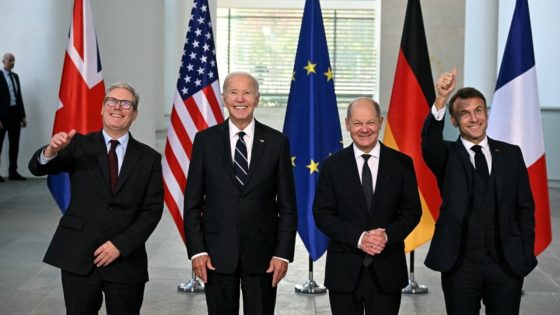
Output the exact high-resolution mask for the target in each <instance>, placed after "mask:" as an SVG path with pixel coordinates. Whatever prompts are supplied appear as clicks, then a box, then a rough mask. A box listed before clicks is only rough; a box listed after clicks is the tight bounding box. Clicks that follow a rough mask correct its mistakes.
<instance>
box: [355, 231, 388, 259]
mask: <svg viewBox="0 0 560 315" xmlns="http://www.w3.org/2000/svg"><path fill="white" fill-rule="evenodd" d="M386 244H387V234H385V229H382V228H377V229H373V230H369V231H366V232H365V233H364V235H363V236H362V240H361V242H360V249H361V250H362V251H363V252H365V253H366V254H368V255H371V256H374V255H378V254H381V252H382V251H383V249H385V245H386Z"/></svg>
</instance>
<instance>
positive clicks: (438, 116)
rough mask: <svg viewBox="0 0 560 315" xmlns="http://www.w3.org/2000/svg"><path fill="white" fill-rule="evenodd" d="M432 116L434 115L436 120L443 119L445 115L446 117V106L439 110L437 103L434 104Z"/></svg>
mask: <svg viewBox="0 0 560 315" xmlns="http://www.w3.org/2000/svg"><path fill="white" fill-rule="evenodd" d="M432 116H434V118H435V120H437V121H441V120H442V119H443V117H445V106H444V107H443V108H442V109H440V110H437V108H436V105H435V104H434V105H432Z"/></svg>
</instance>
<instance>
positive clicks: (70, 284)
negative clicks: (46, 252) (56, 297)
mask: <svg viewBox="0 0 560 315" xmlns="http://www.w3.org/2000/svg"><path fill="white" fill-rule="evenodd" d="M144 286H145V283H115V282H109V281H104V280H103V279H101V276H100V275H99V272H98V271H97V270H94V271H93V272H91V273H90V274H88V275H86V276H81V275H77V274H74V273H71V272H68V271H64V270H62V290H63V292H64V304H65V305H66V314H68V315H74V314H75V315H89V314H98V313H99V309H100V308H101V303H102V302H103V294H105V307H106V309H107V314H110V315H113V314H115V315H117V314H118V315H120V314H130V315H133V314H134V315H137V314H140V307H141V306H142V300H143V299H144Z"/></svg>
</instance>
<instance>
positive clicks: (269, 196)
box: [184, 72, 297, 315]
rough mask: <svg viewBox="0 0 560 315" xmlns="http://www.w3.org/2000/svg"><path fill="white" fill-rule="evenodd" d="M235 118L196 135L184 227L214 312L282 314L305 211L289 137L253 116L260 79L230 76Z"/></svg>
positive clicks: (227, 87) (227, 91) (228, 93)
mask: <svg viewBox="0 0 560 315" xmlns="http://www.w3.org/2000/svg"><path fill="white" fill-rule="evenodd" d="M222 97H223V101H224V104H225V106H226V108H227V110H228V112H229V119H228V120H226V121H225V122H223V123H221V124H219V125H216V126H213V127H210V128H208V129H206V130H204V131H201V132H199V133H197V134H196V137H195V140H194V143H193V150H192V158H191V162H190V165H189V172H188V177H187V187H186V190H185V206H184V229H185V236H186V243H187V251H188V256H189V258H190V259H192V265H193V270H194V271H195V273H196V274H197V276H199V277H200V278H201V279H202V280H203V281H204V282H205V283H206V302H207V305H208V313H209V314H238V309H239V294H240V292H239V287H240V286H241V289H242V290H243V309H244V314H248V315H251V314H270V315H272V314H274V306H275V301H276V286H277V284H278V282H280V280H281V279H282V278H283V277H284V276H285V275H286V271H287V269H288V262H290V261H292V260H293V257H294V246H295V236H296V227H297V209H296V200H295V188H294V181H293V171H292V166H291V159H290V146H289V143H288V138H287V137H286V136H284V135H283V134H281V133H280V132H278V131H276V130H274V129H272V128H270V127H267V126H265V125H263V124H261V123H259V122H258V121H256V120H255V119H254V117H253V112H254V110H255V108H256V107H257V105H258V102H259V86H258V82H257V80H256V79H255V78H254V77H253V76H251V75H250V74H248V73H244V72H234V73H230V74H229V75H228V76H227V77H226V79H225V81H224V89H223V91H222Z"/></svg>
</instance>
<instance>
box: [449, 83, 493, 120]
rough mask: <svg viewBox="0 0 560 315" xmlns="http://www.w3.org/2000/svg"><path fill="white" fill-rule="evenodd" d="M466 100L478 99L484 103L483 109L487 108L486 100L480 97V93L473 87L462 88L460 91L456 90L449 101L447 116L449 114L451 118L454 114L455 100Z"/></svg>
mask: <svg viewBox="0 0 560 315" xmlns="http://www.w3.org/2000/svg"><path fill="white" fill-rule="evenodd" d="M458 98H460V99H467V98H480V99H482V100H483V101H484V108H485V109H487V108H488V106H487V105H486V98H484V95H482V93H481V92H480V91H479V90H477V89H475V88H473V87H464V88H462V89H459V90H457V92H455V94H453V96H451V99H450V100H449V114H451V116H453V114H454V109H453V105H454V103H455V100H456V99H458Z"/></svg>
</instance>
